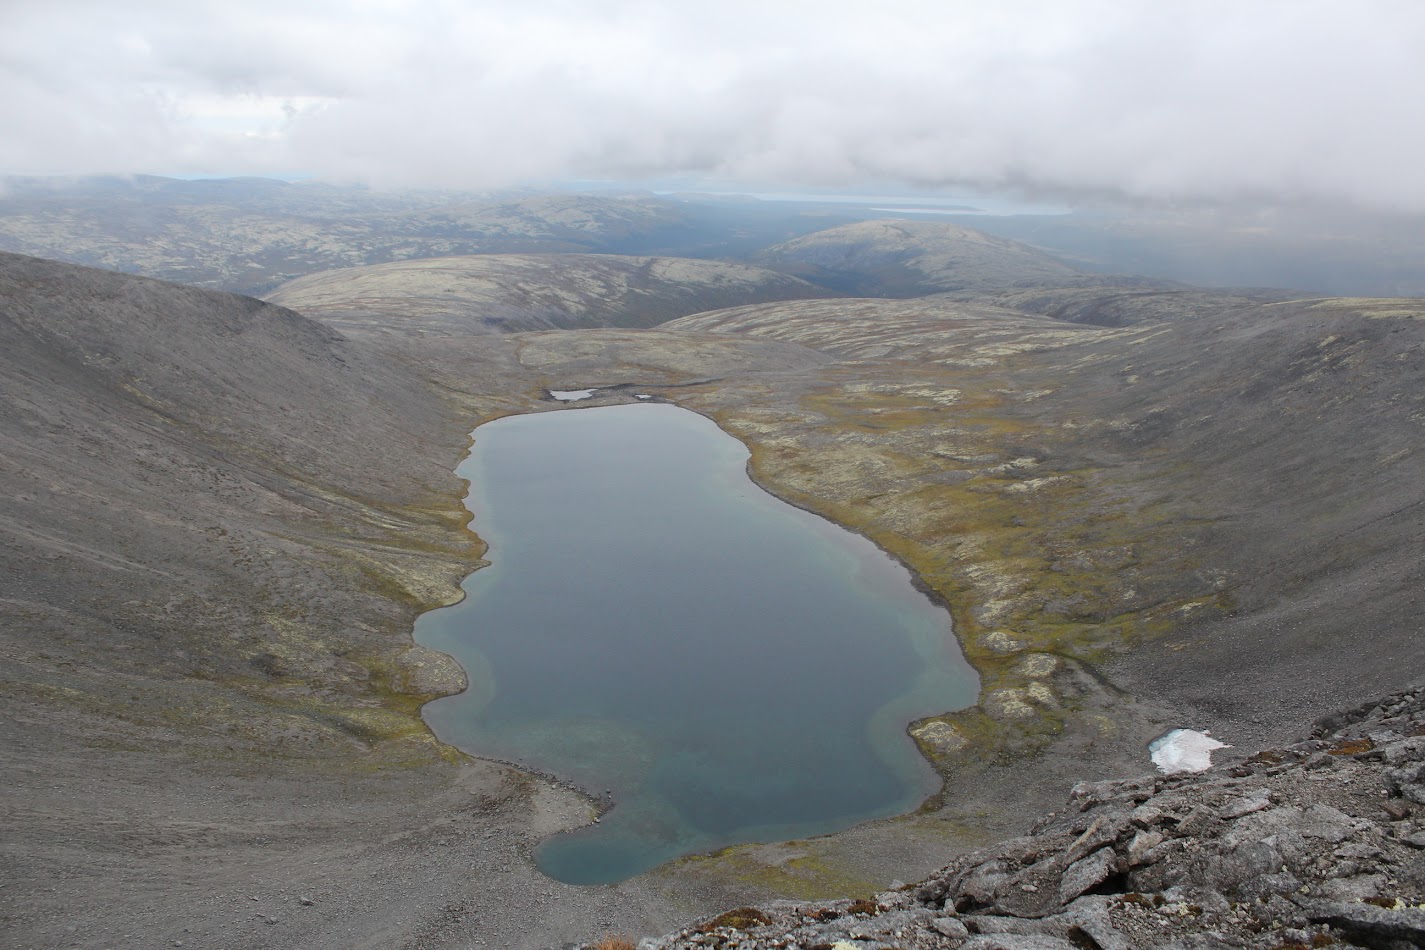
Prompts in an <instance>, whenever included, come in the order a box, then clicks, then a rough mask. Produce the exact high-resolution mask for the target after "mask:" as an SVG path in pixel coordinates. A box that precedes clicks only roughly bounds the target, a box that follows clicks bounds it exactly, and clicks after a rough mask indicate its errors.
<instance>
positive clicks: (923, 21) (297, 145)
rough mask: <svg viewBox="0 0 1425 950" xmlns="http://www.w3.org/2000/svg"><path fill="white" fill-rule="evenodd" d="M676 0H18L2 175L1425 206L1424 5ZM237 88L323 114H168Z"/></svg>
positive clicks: (1374, 1) (0, 63)
mask: <svg viewBox="0 0 1425 950" xmlns="http://www.w3.org/2000/svg"><path fill="white" fill-rule="evenodd" d="M682 6H683V5H678V6H673V5H669V4H651V3H643V2H634V0H602V2H598V3H588V2H581V3H573V2H545V3H534V4H529V3H526V4H522V5H515V4H512V3H511V4H502V3H487V4H483V5H478V6H474V7H468V6H466V5H462V4H454V3H441V2H429V3H423V4H399V3H394V2H389V3H387V2H369V3H365V4H357V5H355V6H348V5H347V4H340V5H337V4H330V5H324V4H282V3H276V2H273V0H256V2H254V3H250V4H245V5H244V6H242V7H241V8H238V7H234V6H232V5H230V4H222V5H219V4H212V5H210V6H207V7H204V6H198V5H196V4H185V5H178V4H167V3H151V4H140V5H139V8H140V9H139V10H138V12H134V11H132V10H130V11H126V13H125V15H123V16H120V15H119V14H117V13H115V12H113V8H112V7H111V6H108V5H100V4H93V5H88V4H82V3H77V4H58V5H57V6H50V5H46V6H40V5H38V4H33V3H30V2H26V0H22V3H21V8H22V9H21V15H20V16H19V17H18V23H19V25H20V28H19V29H18V30H12V31H9V32H8V33H7V34H6V37H5V38H0V92H3V93H4V95H3V96H0V123H3V127H5V128H6V129H7V130H10V131H9V134H7V136H6V138H5V141H4V142H3V143H0V171H16V172H19V171H24V172H35V171H45V170H52V171H65V172H73V171H86V170H87V171H154V172H163V171H211V172H261V171H264V170H278V169H281V170H288V169H294V168H303V169H307V170H309V171H311V172H314V173H318V174H328V175H336V176H356V177H361V178H366V179H370V180H372V181H375V182H378V183H391V184H432V185H453V186H477V187H478V186H494V185H502V184H509V183H513V182H516V181H519V180H524V179H532V178H549V177H558V176H578V177H637V176H642V175H672V174H705V175H710V176H718V177H722V178H731V179H744V180H753V181H786V182H795V183H804V184H819V185H828V186H829V185H840V184H855V183H856V182H858V181H864V180H880V181H885V180H900V181H905V182H913V183H920V184H949V183H976V184H985V185H997V184H1016V185H1024V186H1029V187H1032V188H1036V189H1039V190H1041V191H1047V192H1053V193H1059V194H1067V195H1072V194H1075V193H1081V194H1117V195H1122V196H1125V197H1129V198H1148V199H1153V198H1158V199H1173V200H1215V199H1216V200H1224V201H1230V200H1234V199H1240V198H1244V197H1250V198H1267V199H1317V200H1323V199H1324V200H1331V201H1350V202H1357V203H1361V204H1365V205H1370V206H1374V207H1390V208H1401V209H1406V210H1411V211H1425V178H1422V176H1420V175H1419V174H1418V171H1417V168H1418V158H1417V156H1419V155H1420V154H1422V153H1423V152H1425V126H1421V125H1420V124H1419V123H1418V122H1417V121H1416V120H1415V118H1414V115H1413V113H1414V112H1415V111H1416V110H1417V109H1418V103H1419V100H1420V98H1421V96H1422V94H1425V57H1422V56H1420V55H1419V53H1418V51H1419V50H1420V49H1422V48H1425V6H1422V5H1420V4H1417V3H1413V2H1408V0H1367V2H1354V3H1351V2H1325V0H1290V2H1282V0H1260V2H1255V3H1249V4H1243V3H1224V2H1220V0H1196V2H1191V3H1187V2H1155V3H1142V4H1134V3H1122V2H1103V0H1092V2H1068V0H1065V2H1058V3H1049V2H1035V3H1019V4H1015V5H1013V6H1012V7H1010V8H1009V11H1008V12H1006V11H1004V10H991V9H990V8H989V6H988V5H985V4H980V3H971V2H962V3H949V4H947V3H943V2H942V3H933V4H932V3H920V2H912V0H887V2H884V3H880V4H876V5H874V8H873V9H870V10H867V9H866V8H865V5H862V4H854V5H853V4H849V3H835V2H823V3H818V4H809V3H803V2H800V0H797V2H787V3H781V4H778V3H766V2H763V3H752V2H745V0H728V2H725V3H722V4H719V5H717V6H716V8H713V7H711V6H704V7H701V8H699V9H698V10H697V11H691V12H690V11H684V10H683V9H682ZM296 7H301V9H300V10H297V9H295V8H296ZM55 10H59V11H60V12H55ZM75 11H82V12H79V13H76V12H75ZM239 14H240V15H239ZM115 37H119V39H118V40H116V39H115ZM60 50H68V55H67V56H60V55H59V51H60ZM234 92H257V93H261V94H263V95H267V96H271V97H282V96H318V97H324V101H325V102H326V105H325V106H323V107H322V108H319V109H312V108H294V109H292V110H290V115H289V116H288V117H287V118H286V119H285V120H283V121H282V122H281V123H280V124H279V125H277V126H275V127H274V128H273V129H272V130H271V132H272V134H271V135H270V136H268V137H265V138H264V137H251V136H250V137H246V138H234V137H232V136H231V135H226V136H225V135H221V134H219V133H217V132H214V131H212V130H210V129H203V128H200V127H197V126H195V125H194V124H193V123H189V122H185V121H184V120H183V119H182V117H181V115H180V113H181V110H180V109H177V108H175V107H174V105H175V103H182V102H183V101H185V97H194V96H212V95H223V94H231V93H234Z"/></svg>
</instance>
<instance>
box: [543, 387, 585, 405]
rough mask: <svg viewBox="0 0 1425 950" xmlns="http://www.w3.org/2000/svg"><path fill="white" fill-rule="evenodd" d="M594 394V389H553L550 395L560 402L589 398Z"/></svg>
mask: <svg viewBox="0 0 1425 950" xmlns="http://www.w3.org/2000/svg"><path fill="white" fill-rule="evenodd" d="M593 394H594V391H593V390H592V389H551V390H550V391H549V395H551V396H553V397H554V398H555V399H558V400H559V401H560V402H578V401H579V400H580V399H588V398H589V397H590V396H592V395H593Z"/></svg>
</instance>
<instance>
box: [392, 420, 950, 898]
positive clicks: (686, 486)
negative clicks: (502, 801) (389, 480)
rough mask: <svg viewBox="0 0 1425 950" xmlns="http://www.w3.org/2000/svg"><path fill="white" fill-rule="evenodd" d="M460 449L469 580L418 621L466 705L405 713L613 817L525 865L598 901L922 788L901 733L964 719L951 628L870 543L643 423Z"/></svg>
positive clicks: (861, 813)
mask: <svg viewBox="0 0 1425 950" xmlns="http://www.w3.org/2000/svg"><path fill="white" fill-rule="evenodd" d="M473 437H474V446H473V448H472V449H471V452H470V455H469V456H468V457H467V458H466V459H465V461H464V462H462V463H461V465H460V467H459V468H458V469H457V472H458V473H459V474H460V475H461V476H462V477H464V478H466V479H469V481H470V483H471V486H472V487H471V489H470V492H469V495H468V496H467V499H466V504H467V505H468V506H469V508H470V510H471V511H472V512H473V513H474V516H475V520H474V522H473V524H472V527H473V528H474V530H475V531H476V532H477V533H478V534H479V535H480V536H481V537H482V538H483V539H484V540H485V541H486V542H487V543H488V544H489V546H490V549H489V552H488V554H487V555H486V556H487V558H488V560H489V561H490V565H489V566H488V567H486V568H484V569H482V570H479V571H477V572H475V573H474V574H472V575H471V576H470V577H469V578H468V579H467V580H466V581H465V583H464V585H463V586H464V589H465V592H466V598H465V600H464V601H462V602H461V603H459V604H456V605H455V606H452V607H445V608H442V609H439V610H434V611H430V612H429V613H426V614H425V615H423V616H422V617H421V618H420V620H419V621H418V622H417V625H416V638H417V640H418V641H419V642H420V643H422V644H424V645H426V646H428V647H431V648H433V649H437V650H443V651H445V652H447V653H450V654H451V655H453V656H454V657H455V658H456V659H457V660H459V662H460V663H461V664H462V665H463V666H464V667H465V670H466V672H467V673H468V675H469V678H470V688H469V689H468V690H466V691H465V692H464V693H461V694H459V695H457V696H450V697H446V698H443V699H439V700H436V701H435V702H432V703H430V704H428V705H427V706H426V707H425V711H424V714H425V718H426V721H427V722H428V723H429V724H430V726H431V727H432V729H433V730H434V731H435V733H436V735H437V736H439V737H440V738H441V739H442V740H444V741H446V742H450V743H453V744H455V745H457V746H459V747H460V748H462V749H465V750H466V751H468V752H470V753H471V754H473V755H477V756H486V757H490V758H495V759H502V760H506V761H509V762H515V763H519V764H521V765H525V766H528V767H530V768H533V769H536V770H538V771H541V772H545V773H550V774H553V775H555V776H558V777H559V778H561V779H564V780H567V781H569V782H572V783H575V784H577V785H578V786H580V787H581V788H583V789H585V790H587V791H589V792H590V793H592V794H594V795H596V796H605V795H607V796H608V797H610V798H611V800H612V802H613V808H612V809H611V810H609V811H607V812H605V813H604V814H603V815H602V817H601V818H600V820H599V821H598V822H597V823H595V824H591V825H588V826H585V827H583V828H580V829H578V830H576V831H572V832H568V833H565V834H561V835H556V836H554V837H552V838H550V839H548V840H546V841H544V842H543V843H542V844H541V845H540V846H539V847H538V849H537V850H536V854H535V858H536V861H537V862H538V865H539V867H540V868H541V870H543V871H544V872H545V873H546V874H548V875H550V876H551V877H554V878H556V879H558V880H561V881H565V882H568V883H574V884H607V883H613V882H617V881H620V880H623V879H625V878H628V877H631V876H633V875H634V874H637V873H639V872H642V871H645V870H648V869H650V868H653V867H655V866H657V865H659V864H661V863H663V862H665V861H668V860H671V859H673V858H677V857H680V856H682V855H686V854H691V853H695V852H703V851H709V850H714V849H717V848H722V847H725V846H728V845H732V844H738V843H744V842H757V841H777V840H787V839H791V838H800V837H807V836H811V835H817V834H825V833H829V832H834V831H838V830H841V829H844V828H847V827H850V826H851V825H854V824H857V823H860V822H864V821H867V820H870V819H875V818H883V817H888V816H892V815H897V814H901V813H905V812H908V811H911V810H914V809H915V808H916V807H917V806H918V805H919V804H920V803H921V802H922V801H923V800H924V799H925V798H926V797H927V796H929V795H931V794H933V793H934V792H935V791H936V790H937V788H938V787H939V779H938V778H937V776H936V774H935V773H934V771H933V770H932V769H931V768H930V766H929V764H928V763H927V762H926V761H925V760H924V758H923V757H922V756H921V755H920V753H919V751H918V750H917V748H916V746H915V743H914V742H913V741H912V740H911V738H910V737H909V736H908V735H907V733H906V727H907V725H908V724H909V723H910V722H911V721H913V720H915V719H918V718H921V717H924V716H929V715H936V714H939V713H943V712H946V711H948V710H953V709H958V708H962V707H964V706H967V705H969V704H970V703H973V702H974V701H975V697H976V690H977V688H978V680H977V678H976V675H975V673H974V671H973V670H972V669H971V668H970V666H969V665H968V664H967V663H966V662H965V660H964V658H963V656H962V655H961V652H960V648H959V645H958V644H957V642H956V640H955V637H954V636H953V633H952V630H951V622H950V616H949V613H948V612H947V611H946V610H945V609H944V608H943V607H940V606H938V605H936V604H935V603H933V602H932V601H931V600H930V599H929V598H928V597H927V596H926V595H925V594H923V593H922V592H920V591H918V590H916V589H915V587H914V586H913V585H912V583H911V577H910V574H909V572H908V571H907V570H906V569H905V568H904V567H903V566H902V565H901V564H900V563H898V562H897V561H895V560H894V559H892V558H891V557H889V556H888V555H887V554H885V553H884V552H882V551H881V550H880V549H878V548H877V547H876V546H875V545H874V544H872V543H871V542H870V541H868V540H866V539H865V538H863V537H861V536H859V535H856V534H853V533H851V532H849V531H847V530H845V529H843V528H841V527H839V526H837V525H835V524H832V523H831V522H829V521H826V520H824V519H822V518H820V517H818V516H816V515H813V514H810V513H808V512H806V511H803V510H801V509H799V508H796V507H794V506H792V505H789V504H787V503H785V502H783V501H781V500H779V499H777V498H775V497H773V496H772V495H769V494H768V493H767V492H765V491H763V490H762V489H761V488H760V487H758V486H757V485H756V484H754V483H753V482H752V480H751V479H750V478H749V477H748V474H747V460H748V452H747V449H746V447H745V446H743V444H742V443H741V442H739V441H738V440H736V439H734V438H733V437H731V436H729V435H727V434H726V433H724V432H723V431H722V430H720V429H719V428H718V427H717V426H716V425H715V424H714V423H713V422H711V421H709V420H708V419H706V418H704V417H702V416H700V415H698V414H696V413H694V412H691V411H689V410H686V409H680V408H678V407H676V406H672V405H668V404H659V403H643V404H634V405H620V406H603V407H593V408H585V409H566V410H559V411H549V412H541V413H534V414H530V415H521V416H511V417H507V418H503V419H498V420H496V421H493V422H490V423H487V424H485V425H482V426H480V427H479V428H478V429H476V430H475V432H474V433H473Z"/></svg>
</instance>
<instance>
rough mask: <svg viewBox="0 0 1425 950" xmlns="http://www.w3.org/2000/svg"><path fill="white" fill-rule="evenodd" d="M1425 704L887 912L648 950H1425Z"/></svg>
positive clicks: (1086, 819)
mask: <svg viewBox="0 0 1425 950" xmlns="http://www.w3.org/2000/svg"><path fill="white" fill-rule="evenodd" d="M1422 779H1425V690H1421V689H1410V690H1407V691H1404V692H1399V693H1395V694H1392V695H1389V696H1387V697H1385V698H1384V699H1382V700H1380V701H1378V702H1368V703H1365V704H1364V705H1362V706H1359V707H1356V708H1353V709H1350V710H1348V711H1345V712H1342V713H1338V714H1334V715H1331V716H1327V717H1324V718H1323V719H1322V720H1320V721H1319V722H1318V723H1317V726H1316V729H1315V730H1314V732H1313V734H1312V737H1311V738H1310V739H1307V740H1305V741H1301V742H1296V743H1293V744H1291V745H1287V746H1285V747H1280V748H1272V749H1267V750H1263V751H1260V752H1257V753H1256V754H1254V755H1252V756H1250V757H1248V758H1246V759H1243V760H1241V761H1238V762H1234V763H1232V764H1229V765H1223V766H1219V767H1217V768H1214V769H1212V770H1210V771H1207V772H1203V773H1199V774H1185V773H1179V774H1175V775H1169V776H1162V775H1148V776H1144V777H1142V778H1136V779H1129V780H1121V781H1105V782H1097V783H1083V784H1080V785H1076V786H1075V787H1074V789H1073V792H1072V794H1071V795H1070V797H1069V800H1068V802H1067V803H1066V805H1065V806H1064V807H1063V808H1062V809H1061V810H1060V811H1058V812H1055V813H1051V814H1049V815H1046V816H1045V817H1044V818H1043V819H1041V820H1040V821H1039V822H1038V823H1037V824H1036V825H1035V826H1034V828H1033V829H1032V830H1031V831H1030V832H1029V833H1028V834H1026V835H1023V836H1021V837H1017V838H1013V839H1010V840H1008V841H1004V842H1001V843H999V844H996V845H994V846H992V847H989V848H985V849H982V850H978V851H974V852H971V853H969V854H965V855H962V856H960V857H959V858H957V859H956V860H955V861H954V862H953V863H952V864H950V865H949V866H948V867H946V868H944V869H943V870H941V871H939V872H938V873H936V874H934V875H931V876H930V877H928V878H926V879H925V880H923V881H921V882H919V883H918V884H913V885H905V886H901V887H898V888H896V889H893V890H891V891H887V892H883V893H880V894H877V895H876V896H875V898H873V899H869V900H866V899H863V900H856V901H851V900H841V901H832V902H791V901H787V902H778V903H774V904H767V905H762V906H760V907H744V908H740V909H737V910H732V911H727V912H724V913H722V914H720V915H718V916H715V917H710V918H707V919H705V920H704V921H702V922H701V923H699V924H696V925H694V926H692V927H689V928H686V929H684V930H682V931H679V932H677V933H676V934H670V935H669V936H667V937H663V938H660V939H646V940H644V941H642V942H641V943H640V944H639V947H640V950H683V948H697V947H728V948H732V947H737V948H741V950H763V948H768V950H770V948H777V950H941V948H944V950H957V948H958V950H1074V948H1078V950H1083V948H1093V950H1130V948H1148V947H1162V948H1180V950H1188V948H1208V947H1224V948H1226V947H1240V948H1262V950H1268V948H1271V950H1288V948H1310V947H1345V946H1365V947H1378V948H1395V947H1414V946H1421V945H1425V910H1422V909H1421V907H1422V903H1425V850H1422V849H1425V831H1422V830H1421V828H1420V825H1419V822H1418V820H1417V817H1416V816H1417V814H1418V813H1419V812H1420V809H1421V806H1422V803H1425V784H1422Z"/></svg>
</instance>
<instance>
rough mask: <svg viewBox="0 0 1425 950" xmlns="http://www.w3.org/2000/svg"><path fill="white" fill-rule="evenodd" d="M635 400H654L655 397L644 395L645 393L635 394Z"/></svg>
mask: <svg viewBox="0 0 1425 950" xmlns="http://www.w3.org/2000/svg"><path fill="white" fill-rule="evenodd" d="M633 398H634V399H652V398H653V397H652V396H647V395H644V394H643V393H634V394H633Z"/></svg>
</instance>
